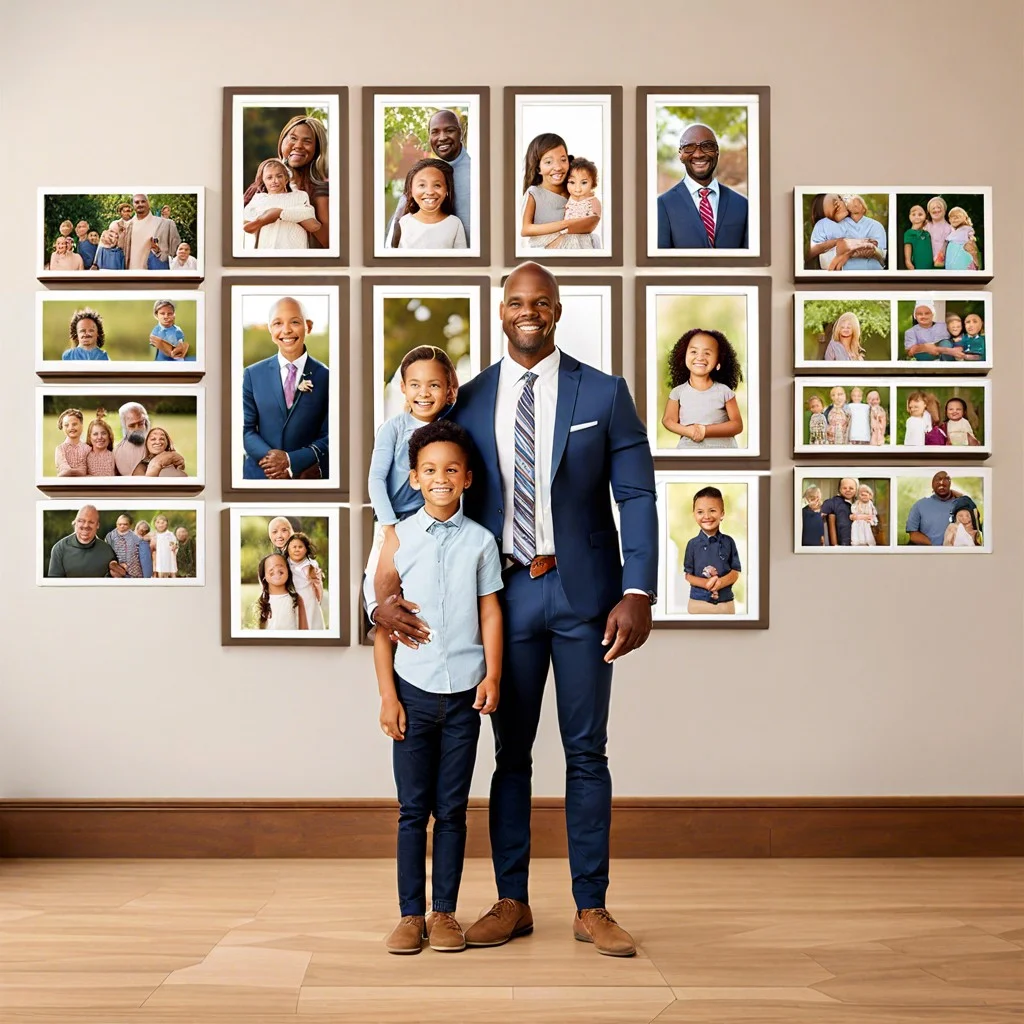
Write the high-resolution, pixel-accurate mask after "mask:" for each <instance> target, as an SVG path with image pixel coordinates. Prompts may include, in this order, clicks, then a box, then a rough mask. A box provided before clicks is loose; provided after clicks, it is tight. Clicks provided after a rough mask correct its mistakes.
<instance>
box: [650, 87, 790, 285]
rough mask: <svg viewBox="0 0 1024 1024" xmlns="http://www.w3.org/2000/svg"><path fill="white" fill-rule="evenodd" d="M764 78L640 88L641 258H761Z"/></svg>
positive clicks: (765, 197)
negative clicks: (753, 83)
mask: <svg viewBox="0 0 1024 1024" xmlns="http://www.w3.org/2000/svg"><path fill="white" fill-rule="evenodd" d="M769 98H770V90H769V89H768V87H767V86H749V87H748V86H737V87H724V86H723V87H699V86H685V87H678V88H671V87H663V88H655V87H651V86H645V87H641V88H638V89H637V115H636V120H637V134H638V140H639V145H638V146H637V152H638V154H639V156H638V162H637V174H636V178H637V183H638V186H639V192H640V201H639V209H638V212H637V242H636V252H637V257H636V258H637V263H638V264H639V265H640V266H673V265H675V266H678V265H679V264H680V263H686V264H687V265H689V266H694V267H718V268H721V267H743V266H746V267H766V266H768V261H769V255H770V253H771V238H770V231H769V226H770V216H769V214H770V210H769V206H770V203H769V197H770V196H771V188H770V184H769V159H768V140H769V138H770V124H769Z"/></svg>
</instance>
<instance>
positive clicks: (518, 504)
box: [512, 371, 537, 565]
mask: <svg viewBox="0 0 1024 1024" xmlns="http://www.w3.org/2000/svg"><path fill="white" fill-rule="evenodd" d="M536 379H537V374H535V373H530V372H529V371H528V372H526V373H524V374H523V376H522V380H523V382H524V383H523V393H522V394H521V395H520V396H519V404H518V405H517V406H516V427H515V443H516V465H515V484H514V487H513V500H512V557H513V558H514V559H515V560H516V561H517V562H521V563H523V564H524V565H526V564H528V563H529V562H532V561H533V558H534V555H536V554H537V524H536V506H537V460H536V452H535V449H536V441H535V435H536V420H535V417H534V395H533V382H534V381H535V380H536Z"/></svg>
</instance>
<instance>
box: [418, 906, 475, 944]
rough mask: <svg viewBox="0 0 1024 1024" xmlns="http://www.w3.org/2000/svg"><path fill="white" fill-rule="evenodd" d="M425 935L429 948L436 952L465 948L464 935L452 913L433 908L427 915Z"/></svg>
mask: <svg viewBox="0 0 1024 1024" xmlns="http://www.w3.org/2000/svg"><path fill="white" fill-rule="evenodd" d="M427 936H428V937H429V939H430V948H431V949H434V950H437V952H438V953H459V952H461V951H462V950H464V949H465V948H466V936H465V935H463V934H462V927H461V926H460V925H459V922H458V921H456V920H455V915H454V914H446V913H444V912H443V911H441V910H435V911H434V913H432V914H430V915H428V916H427Z"/></svg>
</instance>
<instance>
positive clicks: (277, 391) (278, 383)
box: [267, 356, 288, 421]
mask: <svg viewBox="0 0 1024 1024" xmlns="http://www.w3.org/2000/svg"><path fill="white" fill-rule="evenodd" d="M267 373H269V374H270V392H271V394H272V395H273V396H274V401H275V402H277V408H278V410H279V411H280V413H281V415H282V416H283V417H284V419H285V420H286V421H287V419H288V405H287V403H286V402H285V400H284V383H283V382H282V380H281V364H280V363H279V362H278V361H277V356H271V357H270V359H268V360H267Z"/></svg>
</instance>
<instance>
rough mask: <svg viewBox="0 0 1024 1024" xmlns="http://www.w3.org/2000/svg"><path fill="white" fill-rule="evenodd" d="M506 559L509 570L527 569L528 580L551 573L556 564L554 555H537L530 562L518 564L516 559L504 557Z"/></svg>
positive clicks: (508, 556) (509, 556)
mask: <svg viewBox="0 0 1024 1024" xmlns="http://www.w3.org/2000/svg"><path fill="white" fill-rule="evenodd" d="M505 557H506V558H507V559H508V566H507V568H509V569H529V570H530V579H532V580H535V579H537V578H538V577H540V576H543V575H545V574H546V573H549V572H551V570H552V569H554V568H555V565H556V564H557V563H556V561H555V556H554V555H537V556H536V557H535V558H534V559H533V560H532V561H530V562H520V561H519V560H518V559H516V558H513V557H512V556H511V555H506V556H505Z"/></svg>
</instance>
